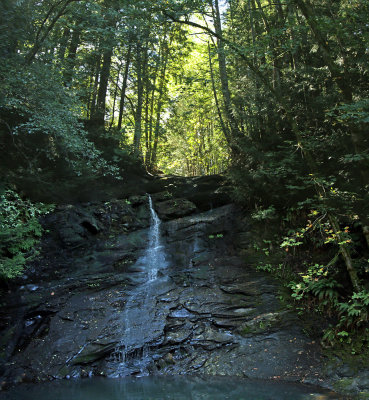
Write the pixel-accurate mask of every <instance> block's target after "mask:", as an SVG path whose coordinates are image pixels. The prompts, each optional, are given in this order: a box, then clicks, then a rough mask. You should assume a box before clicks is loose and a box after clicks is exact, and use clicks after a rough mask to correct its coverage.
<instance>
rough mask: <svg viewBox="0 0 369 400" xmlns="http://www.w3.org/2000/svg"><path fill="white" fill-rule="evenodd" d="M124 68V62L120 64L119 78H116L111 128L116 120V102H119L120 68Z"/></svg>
mask: <svg viewBox="0 0 369 400" xmlns="http://www.w3.org/2000/svg"><path fill="white" fill-rule="evenodd" d="M121 68H122V64H120V65H119V68H118V71H117V78H116V80H115V90H114V98H113V107H112V112H111V122H110V126H109V128H110V129H111V128H112V126H113V124H114V120H115V104H116V102H117V96H118V89H119V76H120V70H121Z"/></svg>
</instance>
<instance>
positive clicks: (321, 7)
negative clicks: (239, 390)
mask: <svg viewBox="0 0 369 400" xmlns="http://www.w3.org/2000/svg"><path fill="white" fill-rule="evenodd" d="M0 16H1V17H0V18H1V20H0V57H1V64H0V94H1V97H0V152H1V156H0V157H1V165H0V179H1V210H0V218H1V219H0V222H1V233H0V239H1V253H0V257H1V268H0V274H1V275H2V277H3V279H10V278H14V277H16V276H17V275H19V274H20V273H21V271H22V269H23V267H24V265H25V263H26V262H27V260H28V259H30V258H31V257H34V256H35V252H36V251H35V248H36V244H37V242H38V240H39V237H40V236H41V234H42V228H41V226H40V225H39V223H38V217H39V216H40V215H42V214H43V213H47V212H50V209H52V206H50V205H45V204H44V203H55V202H61V201H62V200H63V195H65V194H66V193H72V192H74V191H78V190H79V188H80V187H81V186H86V185H87V186H89V187H90V188H91V190H93V188H94V187H95V186H96V185H98V184H99V185H114V184H116V185H124V182H125V179H126V178H127V177H128V176H129V175H134V174H137V173H138V171H142V173H144V171H148V172H150V173H152V174H155V173H158V172H164V173H167V174H168V173H170V174H178V175H186V176H193V175H204V174H216V173H224V174H226V175H227V177H228V179H229V181H230V182H231V183H232V186H233V188H234V190H233V197H234V199H235V200H236V201H237V202H239V203H241V204H242V205H243V206H245V208H247V209H249V210H251V212H252V218H253V220H254V222H255V223H256V224H261V225H262V226H264V227H268V228H265V230H264V231H263V234H262V235H260V237H259V238H258V240H256V241H255V250H257V251H259V252H260V253H261V255H262V257H261V258H260V262H259V263H258V265H257V266H258V268H259V269H263V270H266V271H269V272H272V273H273V274H275V275H276V276H277V277H279V278H281V279H282V280H284V281H285V282H286V285H287V286H288V288H289V289H288V290H289V293H290V295H291V296H292V297H293V298H294V299H295V300H296V301H297V302H300V303H301V304H303V305H302V307H303V308H304V309H305V310H306V309H311V310H315V311H316V312H318V313H321V314H322V315H324V316H329V318H331V319H332V326H331V328H329V329H327V330H326V333H325V339H324V340H325V341H326V343H333V342H337V341H338V342H346V343H349V344H350V345H351V346H352V349H353V350H352V351H353V352H360V351H361V350H360V349H362V348H364V347H365V346H367V344H368V332H369V331H368V318H369V317H368V307H369V291H368V283H369V279H368V277H369V255H368V245H369V143H368V142H369V139H368V123H369V98H368V91H369V85H368V72H369V71H368V68H369V63H368V61H369V60H368V58H369V23H368V21H369V3H368V2H367V1H366V0H335V1H327V0H228V1H226V2H225V1H220V0H219V1H218V0H202V1H199V0H157V1H151V0H135V1H132V0H97V1H96V0H94V1H90V0H57V1H54V0H52V1H51V0H43V1H36V0H3V1H2V2H1V4H0ZM36 201H43V203H36ZM271 226H276V227H277V228H276V229H272V228H270V227H271ZM269 228H270V229H269ZM355 335H356V336H355ZM357 338H359V339H357ZM354 342H355V345H354ZM355 346H356V347H355Z"/></svg>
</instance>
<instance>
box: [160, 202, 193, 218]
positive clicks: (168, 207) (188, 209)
mask: <svg viewBox="0 0 369 400" xmlns="http://www.w3.org/2000/svg"><path fill="white" fill-rule="evenodd" d="M155 209H156V212H157V213H158V215H159V217H160V218H161V219H162V220H164V221H167V220H169V219H173V218H179V217H184V216H186V215H190V214H193V213H194V212H195V211H196V206H195V204H193V203H192V202H191V201H189V200H187V199H171V200H166V201H161V202H158V203H155Z"/></svg>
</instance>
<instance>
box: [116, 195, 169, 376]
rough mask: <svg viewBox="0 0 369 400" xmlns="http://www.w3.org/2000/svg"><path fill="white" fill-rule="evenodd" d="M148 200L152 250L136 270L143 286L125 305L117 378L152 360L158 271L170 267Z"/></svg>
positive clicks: (146, 252) (154, 215) (137, 288)
mask: <svg viewBox="0 0 369 400" xmlns="http://www.w3.org/2000/svg"><path fill="white" fill-rule="evenodd" d="M148 197H149V207H150V215H151V223H150V229H149V234H148V246H147V248H146V250H145V252H144V254H143V256H142V257H140V258H139V259H138V260H137V262H136V263H135V268H137V270H139V271H142V272H141V273H140V275H144V276H143V277H142V276H141V277H140V278H143V279H142V280H143V283H142V284H140V285H139V286H137V287H136V288H135V289H134V290H133V291H132V292H131V294H130V295H129V297H128V299H127V302H126V305H125V310H124V317H123V321H122V322H123V324H122V325H123V332H122V340H121V342H120V343H119V344H118V346H117V347H116V351H115V352H114V354H113V356H112V361H114V362H118V363H119V368H118V369H117V373H116V376H124V375H127V374H129V371H128V368H129V366H128V364H129V363H131V364H132V363H135V365H136V368H137V364H139V363H142V366H144V364H145V359H147V357H148V351H149V347H148V342H149V341H150V340H152V338H153V337H155V310H156V302H155V301H154V299H155V295H156V294H157V291H158V286H160V282H159V281H160V278H159V277H158V271H159V270H161V269H164V268H165V267H166V266H167V260H166V254H165V249H164V246H163V245H162V243H161V237H160V225H161V221H160V218H159V217H158V215H157V213H156V212H155V210H154V208H153V202H152V199H151V197H150V196H148ZM161 279H163V278H161ZM140 280H141V279H140Z"/></svg>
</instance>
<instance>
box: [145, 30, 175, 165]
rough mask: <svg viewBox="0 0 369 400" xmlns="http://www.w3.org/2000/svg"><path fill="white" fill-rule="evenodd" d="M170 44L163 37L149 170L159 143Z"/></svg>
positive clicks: (155, 156) (153, 163) (154, 161)
mask: <svg viewBox="0 0 369 400" xmlns="http://www.w3.org/2000/svg"><path fill="white" fill-rule="evenodd" d="M170 44H171V43H170ZM170 44H169V46H168V43H167V40H166V39H165V38H164V41H163V44H162V46H163V50H162V51H161V53H162V55H163V57H164V58H163V65H162V70H161V75H160V83H159V90H158V103H157V108H156V124H155V131H154V143H153V146H152V153H151V160H150V169H151V170H153V169H154V168H155V166H156V158H157V150H158V143H159V133H160V119H161V111H162V107H163V103H164V102H163V97H164V86H165V75H166V70H167V64H168V57H169V51H170Z"/></svg>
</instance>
